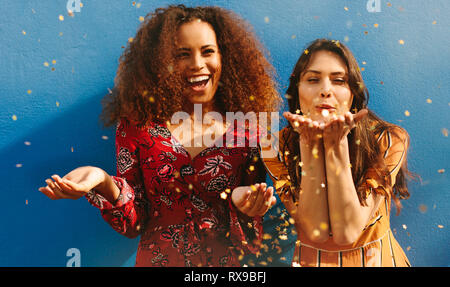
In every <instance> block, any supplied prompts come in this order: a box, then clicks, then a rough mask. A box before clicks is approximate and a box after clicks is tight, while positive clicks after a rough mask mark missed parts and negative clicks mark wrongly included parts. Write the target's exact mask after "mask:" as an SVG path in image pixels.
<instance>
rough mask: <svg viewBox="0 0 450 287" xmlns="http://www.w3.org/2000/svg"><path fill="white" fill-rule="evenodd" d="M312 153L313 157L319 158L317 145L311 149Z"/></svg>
mask: <svg viewBox="0 0 450 287" xmlns="http://www.w3.org/2000/svg"><path fill="white" fill-rule="evenodd" d="M312 155H313V157H314V158H319V150H318V149H317V147H316V146H315V147H313V149H312Z"/></svg>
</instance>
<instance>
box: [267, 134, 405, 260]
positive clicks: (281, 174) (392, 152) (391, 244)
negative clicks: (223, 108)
mask: <svg viewBox="0 0 450 287" xmlns="http://www.w3.org/2000/svg"><path fill="white" fill-rule="evenodd" d="M396 130H398V132H395V133H392V132H389V131H388V130H385V131H383V132H381V133H380V134H379V135H378V143H379V145H380V151H381V152H382V153H383V157H384V161H385V164H386V166H387V167H388V170H389V171H390V174H389V178H387V180H386V181H384V182H387V183H388V184H387V186H386V184H385V185H384V186H383V185H382V184H380V182H383V181H381V180H380V179H379V178H378V175H377V173H376V172H375V171H374V170H373V169H369V170H368V171H367V173H366V175H365V180H364V181H363V184H362V185H364V186H359V187H358V188H365V189H366V191H367V193H370V192H375V193H379V194H384V195H385V196H384V200H382V202H381V204H380V205H379V208H378V209H377V211H376V212H375V213H374V214H373V216H372V217H371V218H370V220H369V221H368V222H367V224H366V226H365V228H364V230H363V232H362V233H361V235H360V236H359V238H358V239H357V240H356V241H355V242H354V243H353V244H350V245H347V246H342V245H337V244H336V243H334V241H333V238H332V234H331V236H330V238H329V239H328V240H327V241H326V242H324V243H316V242H312V241H311V240H309V239H308V237H307V236H306V234H305V233H304V232H303V230H301V228H300V229H299V230H297V241H296V246H295V251H294V256H293V258H292V266H307V267H376V266H378V267H409V266H410V263H409V261H408V258H407V257H406V255H405V253H404V252H403V250H402V248H401V247H400V245H399V243H398V242H397V240H396V239H395V238H394V236H393V234H392V231H391V228H390V220H389V215H390V208H391V199H392V196H393V194H392V190H393V189H392V187H393V186H394V184H395V179H396V176H397V173H398V171H399V170H400V167H401V165H402V163H403V161H404V160H405V157H406V149H407V146H408V136H407V134H406V132H405V131H403V130H401V129H399V128H398V129H397V128H396ZM286 132H287V129H286V128H285V129H283V130H282V131H280V135H281V136H280V137H279V146H280V147H282V146H283V144H285V143H284V142H283V140H282V139H283V138H284V137H283V136H282V135H283V134H284V133H286ZM284 158H285V157H284V156H283V155H282V154H281V153H280V152H278V157H274V158H264V164H265V166H266V169H267V171H268V174H269V176H270V177H271V179H272V180H273V182H274V186H275V189H276V190H277V192H278V194H279V195H280V197H281V194H283V193H284V192H285V191H286V189H289V188H290V184H291V183H290V180H289V174H288V170H287V164H286V160H285V159H284ZM386 195H387V196H386Z"/></svg>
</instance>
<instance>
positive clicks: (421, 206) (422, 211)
mask: <svg viewBox="0 0 450 287" xmlns="http://www.w3.org/2000/svg"><path fill="white" fill-rule="evenodd" d="M427 209H428V207H427V206H426V205H425V204H420V205H419V211H420V212H421V213H426V212H427Z"/></svg>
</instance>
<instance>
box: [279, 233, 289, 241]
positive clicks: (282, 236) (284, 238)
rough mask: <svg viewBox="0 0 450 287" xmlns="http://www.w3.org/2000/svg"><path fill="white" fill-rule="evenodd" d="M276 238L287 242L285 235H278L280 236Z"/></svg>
mask: <svg viewBox="0 0 450 287" xmlns="http://www.w3.org/2000/svg"><path fill="white" fill-rule="evenodd" d="M278 238H280V239H281V240H288V237H287V235H286V234H280V235H278Z"/></svg>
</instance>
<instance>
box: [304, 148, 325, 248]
mask: <svg viewBox="0 0 450 287" xmlns="http://www.w3.org/2000/svg"><path fill="white" fill-rule="evenodd" d="M300 150H301V159H302V175H301V193H300V197H299V204H298V209H297V211H298V213H299V214H298V217H297V218H298V219H299V220H298V224H299V225H300V227H301V228H302V230H303V231H305V232H306V234H307V235H308V237H309V238H310V239H311V240H314V241H319V242H320V241H325V240H326V239H328V236H329V222H328V221H329V219H328V203H327V200H328V199H327V190H326V184H327V183H326V176H325V162H324V149H323V142H322V141H317V142H316V143H314V144H313V145H306V144H303V143H300Z"/></svg>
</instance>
